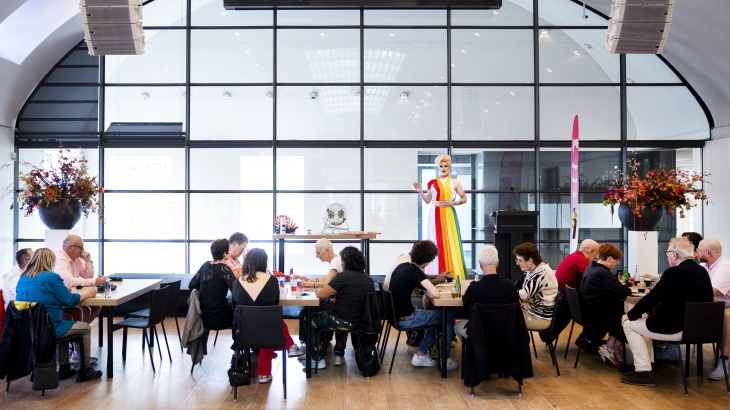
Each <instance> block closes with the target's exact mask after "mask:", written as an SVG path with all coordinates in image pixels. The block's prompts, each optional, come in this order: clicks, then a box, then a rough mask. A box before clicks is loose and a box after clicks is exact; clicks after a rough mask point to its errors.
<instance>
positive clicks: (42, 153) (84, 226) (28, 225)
mask: <svg viewBox="0 0 730 410" xmlns="http://www.w3.org/2000/svg"><path fill="white" fill-rule="evenodd" d="M58 151H59V150H58V148H55V149H31V148H23V149H20V150H19V154H18V159H19V160H20V161H22V162H28V163H31V164H33V165H35V166H37V167H39V168H41V169H44V170H50V169H51V165H53V166H57V165H58V162H57V161H58V153H59V152H58ZM82 154H83V158H84V159H86V160H87V161H89V162H87V165H88V167H89V170H88V173H89V175H92V176H94V175H99V150H97V149H95V148H94V149H90V148H87V149H78V148H77V149H71V152H66V151H65V150H64V155H66V156H67V157H68V158H79V159H81V158H82ZM31 169H32V168H31V167H29V166H23V165H20V168H19V170H20V172H24V173H28V172H30V171H31ZM6 171H7V170H3V172H6ZM10 172H11V173H12V168H11V169H10ZM19 186H20V188H23V186H24V185H23V183H22V182H20V185H19ZM11 188H12V185H11ZM9 202H11V203H12V195H11V196H10V201H9ZM4 203H5V204H7V200H6V202H4ZM16 206H17V204H16ZM18 216H19V217H18V237H19V238H22V239H44V238H45V231H46V229H47V228H46V226H45V225H43V222H41V217H40V215H39V212H38V210H36V211H35V212H33V215H31V216H28V217H25V211H24V210H22V209H20V210H19V211H18ZM74 229H78V231H79V236H81V237H82V238H84V239H97V238H98V237H99V215H98V214H90V215H89V217H88V218H86V217H82V218H81V220H80V221H79V223H78V224H77V225H76V226H75V227H74ZM31 247H32V248H33V249H37V248H42V247H43V244H42V243H36V244H35V245H34V246H31ZM11 249H12V248H11ZM18 249H21V248H18ZM53 250H54V251H55V250H56V249H53Z"/></svg>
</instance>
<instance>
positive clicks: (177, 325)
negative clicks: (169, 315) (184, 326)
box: [175, 316, 183, 352]
mask: <svg viewBox="0 0 730 410" xmlns="http://www.w3.org/2000/svg"><path fill="white" fill-rule="evenodd" d="M175 327H176V328H177V340H179V341H180V351H181V352H182V351H183V347H182V336H180V324H179V323H178V322H177V316H175Z"/></svg>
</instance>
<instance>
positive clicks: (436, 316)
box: [398, 309, 454, 356]
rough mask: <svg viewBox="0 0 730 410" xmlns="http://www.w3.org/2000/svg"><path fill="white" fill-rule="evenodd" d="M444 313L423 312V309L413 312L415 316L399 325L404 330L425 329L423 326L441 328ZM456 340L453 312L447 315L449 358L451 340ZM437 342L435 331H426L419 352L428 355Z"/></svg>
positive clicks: (435, 311) (447, 353) (447, 350)
mask: <svg viewBox="0 0 730 410" xmlns="http://www.w3.org/2000/svg"><path fill="white" fill-rule="evenodd" d="M442 311H443V309H438V310H423V309H416V310H415V311H414V312H413V315H411V316H409V317H408V318H406V320H405V321H403V322H400V323H399V324H398V325H399V326H400V327H402V328H404V329H408V328H412V327H423V326H433V327H440V326H441V323H442V320H443V319H442ZM453 338H454V314H453V313H451V312H447V313H446V340H447V343H446V356H449V353H450V352H451V339H453ZM435 341H436V332H434V331H433V330H428V331H426V335H425V336H423V341H422V342H421V344H420V345H419V346H418V351H419V352H423V353H428V351H429V349H431V346H433V344H434V342H435Z"/></svg>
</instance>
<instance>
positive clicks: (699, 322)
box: [667, 302, 730, 396]
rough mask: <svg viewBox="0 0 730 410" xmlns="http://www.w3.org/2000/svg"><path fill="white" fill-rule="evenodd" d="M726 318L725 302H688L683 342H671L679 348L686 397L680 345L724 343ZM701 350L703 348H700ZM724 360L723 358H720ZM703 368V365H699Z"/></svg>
mask: <svg viewBox="0 0 730 410" xmlns="http://www.w3.org/2000/svg"><path fill="white" fill-rule="evenodd" d="M724 318H725V302H687V305H686V306H685V308H684V331H683V332H682V340H680V341H678V342H669V344H673V345H675V346H676V347H677V353H678V354H679V370H680V372H681V373H682V385H684V395H685V396H689V392H688V390H687V377H686V375H685V373H684V364H683V363H682V349H681V348H680V345H683V344H686V345H688V346H689V345H694V344H696V345H701V344H703V343H717V344H720V343H721V342H722V325H723V320H724ZM700 348H701V347H700ZM667 349H668V347H667ZM720 358H722V356H720ZM687 359H688V360H687V366H688V367H689V355H688V356H687ZM697 366H702V363H697ZM725 366H726V364H725V359H722V368H723V370H724V371H725V387H726V388H727V392H728V394H730V382H728V374H727V367H725Z"/></svg>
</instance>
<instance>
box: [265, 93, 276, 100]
mask: <svg viewBox="0 0 730 410" xmlns="http://www.w3.org/2000/svg"><path fill="white" fill-rule="evenodd" d="M266 99H267V100H273V99H274V93H272V92H271V91H269V92H267V93H266Z"/></svg>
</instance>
